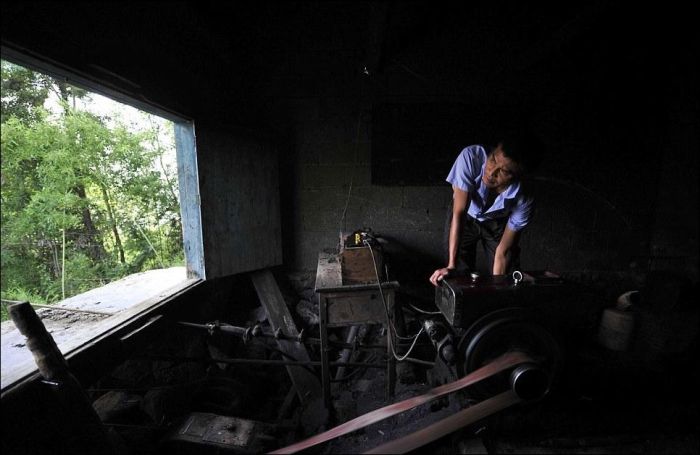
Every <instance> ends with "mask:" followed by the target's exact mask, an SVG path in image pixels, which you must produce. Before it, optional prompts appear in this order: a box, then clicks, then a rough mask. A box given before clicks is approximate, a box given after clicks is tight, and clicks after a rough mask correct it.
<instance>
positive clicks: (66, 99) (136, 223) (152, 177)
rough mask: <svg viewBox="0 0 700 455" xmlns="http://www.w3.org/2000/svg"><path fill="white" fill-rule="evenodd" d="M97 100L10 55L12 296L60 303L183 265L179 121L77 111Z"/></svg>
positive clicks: (6, 268)
mask: <svg viewBox="0 0 700 455" xmlns="http://www.w3.org/2000/svg"><path fill="white" fill-rule="evenodd" d="M52 96H53V99H55V100H56V101H55V104H56V106H57V109H56V110H55V111H56V112H50V111H49V110H47V109H46V108H45V107H44V106H45V105H46V102H47V99H49V98H50V97H52ZM90 99H91V95H90V94H89V93H88V92H86V91H84V90H82V89H79V88H75V87H72V86H70V85H67V84H65V83H64V82H61V81H58V80H55V79H52V78H50V77H48V76H45V75H42V74H40V73H36V72H33V71H30V70H28V69H26V68H22V67H20V66H17V65H13V64H10V63H8V62H5V61H2V154H1V158H2V174H1V183H2V186H1V190H2V191H1V194H2V207H1V208H2V210H1V213H2V219H1V234H2V238H1V243H0V248H1V252H2V255H1V267H2V274H1V283H0V287H1V289H0V290H1V291H2V298H3V299H8V300H29V301H30V302H32V303H52V302H56V301H59V300H62V299H63V298H67V297H70V296H73V295H76V294H79V293H81V292H85V291H87V290H89V289H93V288H95V287H99V286H102V285H104V284H107V283H109V282H110V281H114V280H116V279H119V278H121V277H124V276H126V275H129V274H132V273H136V272H141V271H145V270H150V269H155V268H165V267H171V266H176V265H177V266H182V265H184V254H183V249H182V225H181V220H180V208H179V201H178V186H177V170H176V166H175V163H174V139H173V134H174V133H173V125H172V123H170V122H164V121H162V119H158V118H156V117H153V116H150V115H148V114H145V113H141V114H140V119H141V124H140V126H139V127H138V128H135V127H133V126H132V125H129V124H128V123H127V122H126V121H124V120H123V119H120V118H119V117H118V116H117V117H115V116H100V115H96V114H94V113H91V112H89V111H88V110H85V109H81V108H76V105H77V104H80V105H86V104H87V103H89V101H90ZM144 122H145V127H144ZM5 313H6V312H5V311H4V309H3V319H5Z"/></svg>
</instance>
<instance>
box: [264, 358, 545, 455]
mask: <svg viewBox="0 0 700 455" xmlns="http://www.w3.org/2000/svg"><path fill="white" fill-rule="evenodd" d="M531 361H532V359H530V357H529V356H528V355H527V354H525V353H523V352H519V351H513V352H507V353H505V354H503V355H502V356H500V357H498V358H497V359H495V360H493V361H492V362H491V363H489V364H487V365H484V366H483V367H481V368H479V369H478V370H474V371H473V372H472V373H469V374H468V375H466V376H464V377H463V378H461V379H458V380H456V381H453V382H449V383H447V384H443V385H441V386H438V387H435V388H434V389H431V390H429V391H428V392H427V393H424V394H422V395H418V396H417V397H412V398H409V399H407V400H404V401H399V402H398V403H393V404H390V405H388V406H384V407H383V408H379V409H375V410H374V411H371V412H368V413H367V414H363V415H361V416H359V417H355V418H354V419H352V420H348V421H347V422H345V423H343V424H341V425H338V426H337V427H334V428H331V429H330V430H328V431H325V432H323V433H319V434H317V435H315V436H311V437H310V438H307V439H304V440H303V441H300V442H297V443H294V444H292V445H289V446H287V447H282V448H281V449H277V450H275V451H273V452H269V453H271V454H288V453H296V452H299V451H300V450H304V449H308V448H309V447H313V446H315V445H318V444H321V443H323V442H327V441H330V440H331V439H335V438H337V437H339V436H343V435H345V434H348V433H351V432H353V431H356V430H359V429H360V428H364V427H366V426H368V425H371V424H373V423H376V422H379V421H381V420H384V419H387V418H389V417H392V416H395V415H397V414H400V413H402V412H404V411H408V410H409V409H413V408H415V407H416V406H419V405H421V404H425V403H428V402H430V401H432V400H435V399H437V398H440V397H442V396H444V395H447V394H449V393H452V392H456V391H457V390H461V389H463V388H465V387H467V386H469V385H471V384H474V383H476V382H479V381H481V380H484V379H487V378H489V377H491V376H493V375H495V374H497V373H499V372H501V371H503V370H506V369H508V368H511V367H514V366H516V365H518V364H520V363H524V362H531ZM503 395H504V394H501V395H497V396H495V397H493V398H490V399H488V400H485V401H483V402H482V403H479V405H481V404H483V405H484V406H482V407H481V408H480V409H481V412H483V410H484V409H486V410H488V409H491V408H494V409H493V411H490V412H489V413H488V414H490V413H492V412H496V411H498V410H500V409H503V408H504V407H507V406H510V404H512V403H510V402H509V401H508V403H509V404H507V405H505V406H503V403H501V400H502V398H500V399H499V400H496V399H497V398H499V397H502V396H503ZM491 400H496V401H491ZM479 405H475V406H471V407H469V408H467V409H465V410H464V411H460V412H459V413H457V414H454V415H453V416H451V417H448V418H446V419H443V420H442V421H440V422H437V423H436V424H433V425H431V426H430V427H428V428H432V427H435V426H438V427H440V426H441V425H442V426H444V428H448V427H450V425H454V424H455V423H456V422H459V421H460V418H459V417H456V416H462V414H463V413H466V411H470V410H474V409H475V408H477V407H478V406H479ZM499 406H502V407H499ZM496 408H497V409H496ZM477 411H478V410H477ZM467 414H469V413H467ZM488 414H485V415H488ZM479 415H481V414H479ZM452 417H455V418H454V419H453V420H450V419H451V418H452ZM467 418H469V415H467ZM479 418H480V417H478V416H477V418H475V419H473V420H472V421H474V420H478V419H479ZM462 419H463V417H462ZM448 420H450V421H449V422H448V423H446V424H445V423H443V422H445V421H448ZM467 424H468V423H465V424H464V425H467ZM461 426H463V425H461ZM440 428H443V427H440ZM440 428H439V429H440ZM444 428H443V429H444ZM456 428H459V426H458V427H456ZM456 428H455V429H456ZM426 430H427V428H426ZM421 431H423V430H421ZM451 431H454V430H451ZM413 434H416V433H413ZM445 434H447V433H445ZM410 436H412V435H409V436H407V437H406V438H402V439H398V440H396V441H392V442H390V443H387V444H385V445H386V446H390V445H392V444H398V446H400V447H403V446H404V445H406V446H409V445H410V444H412V443H413V442H412V439H411V440H409V441H407V442H406V441H404V440H405V439H407V438H409V437H410ZM424 443H425V442H424ZM381 447H384V446H381ZM381 447H380V448H381ZM380 448H377V449H374V450H379V449H380ZM388 450H392V447H389V449H388ZM399 450H400V449H399Z"/></svg>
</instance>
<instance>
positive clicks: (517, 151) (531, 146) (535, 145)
mask: <svg viewBox="0 0 700 455" xmlns="http://www.w3.org/2000/svg"><path fill="white" fill-rule="evenodd" d="M497 145H500V146H501V150H503V154H504V155H505V156H506V157H507V158H510V159H511V160H513V161H514V162H515V163H516V164H517V165H518V166H519V167H520V168H521V169H520V174H531V173H532V172H534V171H535V170H536V169H537V168H538V167H539V165H540V163H541V162H542V156H543V152H544V144H543V143H542V141H540V140H539V139H538V138H537V137H536V136H535V135H534V134H532V133H529V132H522V131H516V132H509V133H507V134H504V135H503V136H501V140H500V141H498V144H497Z"/></svg>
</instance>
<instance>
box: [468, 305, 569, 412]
mask: <svg viewBox="0 0 700 455" xmlns="http://www.w3.org/2000/svg"><path fill="white" fill-rule="evenodd" d="M457 351H458V356H459V358H460V360H461V362H459V363H458V371H459V374H460V376H464V375H466V374H468V373H470V372H472V371H475V370H477V369H478V368H480V367H482V366H483V365H486V364H488V363H489V362H491V361H492V360H493V359H495V358H497V357H499V356H501V355H503V354H504V353H506V352H510V351H521V352H525V353H527V354H528V355H529V356H530V357H532V359H533V360H534V362H532V363H528V364H523V365H520V366H518V368H516V369H514V370H513V371H512V372H511V373H510V375H506V374H502V375H499V376H494V377H492V378H489V379H488V380H486V381H483V383H479V384H475V386H474V387H473V388H472V389H471V390H470V395H471V396H473V397H475V398H485V397H489V396H493V395H494V394H496V393H499V392H501V391H503V390H505V389H507V388H512V389H513V390H514V391H515V392H516V393H517V394H518V396H519V397H520V398H521V399H523V400H535V399H539V398H542V397H544V396H545V395H546V394H547V393H548V391H549V389H550V386H551V384H552V382H553V380H554V378H555V376H556V374H557V371H558V369H559V364H560V362H561V359H560V355H561V354H560V349H559V346H558V344H557V342H556V340H555V339H554V338H553V337H552V335H550V333H549V332H548V331H547V330H546V329H545V328H544V327H542V326H541V325H539V324H537V323H536V322H534V321H533V320H532V317H531V315H530V313H529V312H528V311H527V310H526V309H524V308H505V309H500V310H496V311H493V312H491V313H488V314H486V315H485V316H483V317H481V318H480V319H478V320H477V321H476V322H475V323H474V324H472V325H471V326H470V327H469V328H468V329H467V331H466V332H465V333H464V335H463V336H462V337H461V339H460V341H459V344H458V345H457Z"/></svg>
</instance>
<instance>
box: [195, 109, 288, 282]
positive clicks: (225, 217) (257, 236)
mask: <svg viewBox="0 0 700 455" xmlns="http://www.w3.org/2000/svg"><path fill="white" fill-rule="evenodd" d="M197 160H198V161H197V163H198V166H199V176H200V180H199V182H200V187H199V192H200V195H201V198H202V200H201V206H200V208H201V215H202V231H201V235H202V242H203V244H204V264H205V268H206V278H207V279H211V278H218V277H223V276H227V275H233V274H239V273H245V272H253V271H255V270H261V269H264V268H268V267H273V266H276V265H281V264H282V221H281V216H280V186H279V185H280V184H279V179H280V177H279V163H278V161H279V157H278V155H277V150H276V149H275V148H274V147H273V146H272V144H271V143H270V141H269V140H267V139H266V138H265V136H264V135H263V134H260V133H257V132H255V131H250V130H244V129H241V128H233V127H230V126H226V127H225V128H222V127H221V125H215V124H212V123H209V122H202V121H199V122H198V123H197Z"/></svg>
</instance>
